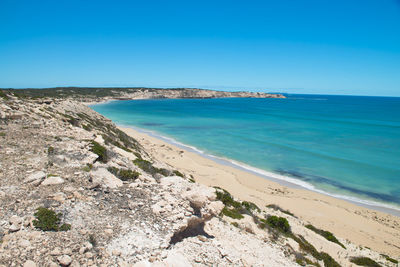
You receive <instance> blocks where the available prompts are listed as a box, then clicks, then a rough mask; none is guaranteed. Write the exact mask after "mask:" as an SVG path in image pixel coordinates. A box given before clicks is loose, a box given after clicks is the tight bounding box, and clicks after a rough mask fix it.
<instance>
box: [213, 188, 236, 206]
mask: <svg viewBox="0 0 400 267" xmlns="http://www.w3.org/2000/svg"><path fill="white" fill-rule="evenodd" d="M216 194H217V199H218V200H219V201H221V202H222V203H224V205H225V206H228V207H234V208H237V209H239V208H241V207H242V205H241V204H240V202H238V201H235V200H234V199H233V197H232V195H231V194H230V193H229V192H228V191H226V190H225V189H222V188H217V191H216Z"/></svg>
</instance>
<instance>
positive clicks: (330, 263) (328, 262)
mask: <svg viewBox="0 0 400 267" xmlns="http://www.w3.org/2000/svg"><path fill="white" fill-rule="evenodd" d="M290 237H291V238H293V239H294V240H295V241H296V242H297V243H298V244H299V247H300V250H302V251H304V252H306V253H309V254H311V255H312V256H313V257H314V258H316V259H317V260H322V261H323V262H324V266H326V267H340V264H339V263H337V262H336V261H335V259H334V258H332V257H331V256H330V255H329V254H327V253H325V252H318V251H317V250H316V249H315V247H314V246H313V245H311V244H310V243H309V242H308V241H307V240H305V239H304V237H302V236H301V235H300V236H296V235H294V234H291V235H290ZM317 264H318V263H317Z"/></svg>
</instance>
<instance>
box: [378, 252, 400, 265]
mask: <svg viewBox="0 0 400 267" xmlns="http://www.w3.org/2000/svg"><path fill="white" fill-rule="evenodd" d="M381 256H382V257H384V258H385V259H386V260H387V261H390V262H391V263H394V264H398V263H399V261H398V260H395V259H393V258H391V257H389V256H388V255H385V254H381Z"/></svg>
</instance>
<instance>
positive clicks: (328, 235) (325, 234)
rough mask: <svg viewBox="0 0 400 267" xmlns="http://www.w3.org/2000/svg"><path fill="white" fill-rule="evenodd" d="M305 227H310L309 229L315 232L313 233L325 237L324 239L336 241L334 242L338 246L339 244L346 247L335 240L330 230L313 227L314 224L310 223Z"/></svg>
mask: <svg viewBox="0 0 400 267" xmlns="http://www.w3.org/2000/svg"><path fill="white" fill-rule="evenodd" d="M306 228H308V229H310V230H311V231H313V232H315V233H317V234H319V235H321V236H323V237H325V239H326V240H329V241H331V242H333V243H336V244H338V245H339V246H341V247H342V248H344V249H346V247H345V246H344V245H343V244H342V243H340V241H339V240H337V238H336V237H335V236H334V235H333V234H332V233H331V232H329V231H325V230H321V229H318V228H316V227H314V226H313V225H311V224H307V225H306Z"/></svg>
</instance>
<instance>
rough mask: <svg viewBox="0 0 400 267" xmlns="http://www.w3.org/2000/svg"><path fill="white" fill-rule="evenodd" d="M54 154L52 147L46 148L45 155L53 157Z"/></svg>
mask: <svg viewBox="0 0 400 267" xmlns="http://www.w3.org/2000/svg"><path fill="white" fill-rule="evenodd" d="M54 152H55V149H54V147H52V146H49V147H48V148H47V155H53V154H54Z"/></svg>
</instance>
